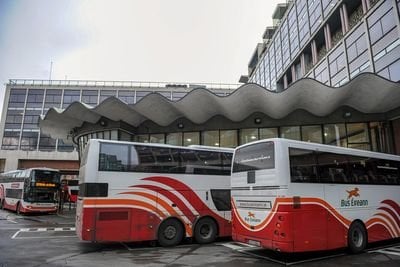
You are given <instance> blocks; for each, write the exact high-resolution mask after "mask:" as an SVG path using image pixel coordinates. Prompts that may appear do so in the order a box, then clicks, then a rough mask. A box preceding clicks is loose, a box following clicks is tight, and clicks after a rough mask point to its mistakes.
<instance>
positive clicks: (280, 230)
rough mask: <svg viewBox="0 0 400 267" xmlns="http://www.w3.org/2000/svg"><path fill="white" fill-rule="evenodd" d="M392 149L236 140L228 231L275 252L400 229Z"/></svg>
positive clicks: (382, 236)
mask: <svg viewBox="0 0 400 267" xmlns="http://www.w3.org/2000/svg"><path fill="white" fill-rule="evenodd" d="M399 170H400V156H395V155H389V154H383V153H375V152H371V151H363V150H358V149H350V148H341V147H335V146H328V145H321V144H314V143H307V142H300V141H293V140H287V139H279V138H277V139H266V140H262V141H257V142H253V143H248V144H245V145H242V146H240V147H237V148H236V149H235V153H234V159H233V163H232V177H231V179H232V180H231V186H232V191H231V194H232V228H233V230H232V238H233V239H234V240H235V241H239V242H244V243H247V244H251V245H255V246H259V247H263V248H268V249H272V250H275V251H281V252H305V251H318V250H330V249H336V248H342V247H348V248H349V250H350V251H351V252H353V253H358V252H361V251H362V250H364V249H365V247H366V245H367V244H368V242H375V241H380V240H386V239H392V238H398V237H400V223H399V222H400V206H399V202H400V171H399Z"/></svg>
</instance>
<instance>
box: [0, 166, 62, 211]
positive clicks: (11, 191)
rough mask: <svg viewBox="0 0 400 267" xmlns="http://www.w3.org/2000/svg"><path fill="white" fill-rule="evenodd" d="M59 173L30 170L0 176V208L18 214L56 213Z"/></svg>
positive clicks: (42, 169) (56, 171)
mask: <svg viewBox="0 0 400 267" xmlns="http://www.w3.org/2000/svg"><path fill="white" fill-rule="evenodd" d="M59 187H60V173H59V172H58V170H54V169H49V168H31V169H26V170H15V171H9V172H5V173H1V174H0V206H1V208H3V209H9V210H14V211H16V212H17V213H18V214H20V213H34V212H57V197H56V196H57V192H58V189H59Z"/></svg>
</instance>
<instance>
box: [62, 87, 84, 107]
mask: <svg viewBox="0 0 400 267" xmlns="http://www.w3.org/2000/svg"><path fill="white" fill-rule="evenodd" d="M80 95H81V91H79V90H64V100H63V106H62V107H63V108H66V107H68V106H69V105H70V104H71V103H73V102H79V100H80Z"/></svg>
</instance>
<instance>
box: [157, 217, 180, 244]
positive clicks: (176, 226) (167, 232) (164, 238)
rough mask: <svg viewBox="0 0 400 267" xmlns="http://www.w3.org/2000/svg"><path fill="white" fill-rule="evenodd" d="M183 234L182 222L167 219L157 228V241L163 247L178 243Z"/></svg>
mask: <svg viewBox="0 0 400 267" xmlns="http://www.w3.org/2000/svg"><path fill="white" fill-rule="evenodd" d="M183 234H184V228H183V226H182V224H181V223H180V222H179V221H178V220H176V219H168V220H166V221H164V222H163V223H161V225H160V227H159V228H158V235H157V236H158V243H160V245H161V246H163V247H171V246H176V245H178V244H179V243H180V242H181V241H182V239H183Z"/></svg>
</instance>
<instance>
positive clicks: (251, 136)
mask: <svg viewBox="0 0 400 267" xmlns="http://www.w3.org/2000/svg"><path fill="white" fill-rule="evenodd" d="M239 136H240V145H243V144H246V143H249V142H253V141H256V140H258V129H257V128H252V129H240V133H239Z"/></svg>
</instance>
